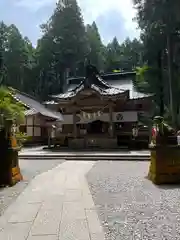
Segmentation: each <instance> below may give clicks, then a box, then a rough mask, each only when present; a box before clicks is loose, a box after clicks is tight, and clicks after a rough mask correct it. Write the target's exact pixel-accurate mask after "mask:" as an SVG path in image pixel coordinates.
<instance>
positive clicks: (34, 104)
mask: <svg viewBox="0 0 180 240" xmlns="http://www.w3.org/2000/svg"><path fill="white" fill-rule="evenodd" d="M13 97H14V99H15V100H17V101H19V102H21V103H22V104H23V105H24V106H26V107H27V108H28V110H27V111H25V116H30V115H34V114H37V113H40V114H41V115H43V116H45V117H49V118H52V119H55V120H59V121H63V117H62V114H61V113H57V112H54V111H52V110H49V109H47V108H46V107H45V106H44V105H43V104H41V103H40V102H38V101H37V100H36V99H35V98H34V97H32V96H30V95H28V94H26V93H21V92H19V91H18V90H15V93H14V94H13Z"/></svg>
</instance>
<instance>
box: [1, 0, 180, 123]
mask: <svg viewBox="0 0 180 240" xmlns="http://www.w3.org/2000/svg"><path fill="white" fill-rule="evenodd" d="M133 3H134V7H135V8H136V9H137V18H136V19H135V20H136V21H137V22H138V25H139V28H140V29H141V36H140V39H139V40H137V39H134V40H130V39H129V38H127V39H126V40H125V41H124V42H123V43H119V42H118V40H117V38H116V37H114V39H112V42H110V43H109V44H108V45H107V46H105V45H104V44H103V43H102V41H101V36H100V34H99V31H98V27H97V25H96V23H95V22H93V23H92V24H91V25H90V24H89V25H85V24H84V22H83V18H82V15H81V9H80V8H79V6H78V5H77V2H76V0H68V1H66V4H65V6H62V5H61V4H60V3H58V4H57V6H56V8H55V10H54V13H53V14H52V16H51V18H50V19H49V20H48V21H47V23H45V24H42V25H41V30H42V33H43V34H42V37H41V39H39V40H38V42H37V46H36V47H33V46H32V43H31V42H30V41H29V39H28V38H27V37H23V36H22V35H21V34H20V32H19V30H18V28H17V27H16V26H15V25H13V24H12V25H10V26H7V25H6V24H5V23H3V22H1V23H0V53H1V75H0V77H1V79H0V81H1V84H4V85H10V86H12V87H14V88H17V89H19V90H20V91H24V92H27V93H30V94H32V95H35V96H37V97H39V98H40V99H41V100H43V99H47V96H48V95H49V94H52V93H54V94H55V93H59V92H62V91H63V87H64V85H65V79H66V77H67V76H82V75H84V63H85V59H89V60H90V61H91V63H92V64H95V65H96V66H97V68H98V69H99V70H100V71H101V72H112V71H113V70H120V71H132V70H134V69H136V71H137V79H136V82H135V84H136V87H137V88H138V89H139V91H142V92H151V93H154V94H155V95H154V102H155V105H156V112H157V113H160V114H164V115H165V116H166V118H168V119H169V120H170V121H172V122H173V124H174V125H177V124H178V123H179V122H180V121H179V110H180V109H179V102H180V98H179V92H180V80H179V71H180V44H179V43H180V35H179V33H180V14H179V11H180V1H178V0H133ZM112 27H113V26H112ZM117 31H118V29H117Z"/></svg>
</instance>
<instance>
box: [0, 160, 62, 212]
mask: <svg viewBox="0 0 180 240" xmlns="http://www.w3.org/2000/svg"><path fill="white" fill-rule="evenodd" d="M63 162H64V160H63V159H50V160H44V159H43V160H31V159H29V160H24V159H21V160H20V161H19V164H20V168H21V172H22V174H23V181H21V182H19V183H17V184H16V185H14V186H13V187H9V188H0V216H1V215H2V214H3V212H4V211H5V210H6V209H7V207H8V206H10V204H11V203H12V202H13V201H14V200H15V199H16V198H17V197H18V196H19V194H20V193H21V192H23V191H24V189H25V188H26V187H27V185H28V184H29V182H30V181H31V180H32V179H33V178H34V177H35V176H37V175H39V174H41V173H43V172H47V171H48V170H50V169H53V168H54V167H56V166H58V165H59V164H61V163H63Z"/></svg>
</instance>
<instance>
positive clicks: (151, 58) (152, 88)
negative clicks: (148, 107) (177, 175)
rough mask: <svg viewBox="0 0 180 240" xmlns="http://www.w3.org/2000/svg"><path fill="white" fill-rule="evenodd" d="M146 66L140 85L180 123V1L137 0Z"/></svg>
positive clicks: (163, 112) (162, 111)
mask: <svg viewBox="0 0 180 240" xmlns="http://www.w3.org/2000/svg"><path fill="white" fill-rule="evenodd" d="M133 2H134V6H135V7H136V9H137V19H136V20H137V22H138V24H139V27H140V29H141V40H142V43H143V53H142V56H143V60H142V61H143V63H144V66H143V67H142V66H141V68H140V69H138V77H137V86H138V87H139V89H140V90H141V91H143V92H152V93H154V94H155V97H154V100H155V103H156V106H157V107H158V108H157V113H159V114H161V115H164V116H165V118H166V119H168V121H169V122H171V123H172V124H173V125H174V126H176V127H177V126H178V127H180V98H179V93H180V14H179V13H180V1H179V0H133Z"/></svg>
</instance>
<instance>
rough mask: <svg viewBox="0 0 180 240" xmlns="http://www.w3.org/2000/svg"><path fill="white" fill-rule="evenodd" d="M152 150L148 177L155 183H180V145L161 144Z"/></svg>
mask: <svg viewBox="0 0 180 240" xmlns="http://www.w3.org/2000/svg"><path fill="white" fill-rule="evenodd" d="M150 150H151V164H150V168H149V174H148V178H149V179H150V180H151V181H152V182H153V183H155V184H168V183H180V147H178V146H173V145H172V146H170V145H164V146H163V145H160V146H154V147H151V148H150Z"/></svg>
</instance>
